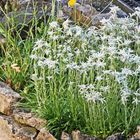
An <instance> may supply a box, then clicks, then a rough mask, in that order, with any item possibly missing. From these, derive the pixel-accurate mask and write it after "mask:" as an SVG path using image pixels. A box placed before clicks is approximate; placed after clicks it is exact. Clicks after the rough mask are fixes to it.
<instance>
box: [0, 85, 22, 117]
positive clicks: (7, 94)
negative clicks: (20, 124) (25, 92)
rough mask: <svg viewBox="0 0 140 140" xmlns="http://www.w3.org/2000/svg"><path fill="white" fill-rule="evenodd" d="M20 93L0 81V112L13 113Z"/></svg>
mask: <svg viewBox="0 0 140 140" xmlns="http://www.w3.org/2000/svg"><path fill="white" fill-rule="evenodd" d="M19 99H20V95H19V94H18V93H16V92H14V91H13V90H12V89H11V88H10V87H9V86H8V85H6V84H5V83H3V82H0V112H1V113H3V114H6V115H10V114H12V113H13V110H14V108H15V105H16V102H17V101H18V100H19Z"/></svg>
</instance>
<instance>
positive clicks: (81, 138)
mask: <svg viewBox="0 0 140 140" xmlns="http://www.w3.org/2000/svg"><path fill="white" fill-rule="evenodd" d="M72 140H100V139H99V138H97V137H93V136H88V135H86V134H81V133H80V131H79V130H77V131H72Z"/></svg>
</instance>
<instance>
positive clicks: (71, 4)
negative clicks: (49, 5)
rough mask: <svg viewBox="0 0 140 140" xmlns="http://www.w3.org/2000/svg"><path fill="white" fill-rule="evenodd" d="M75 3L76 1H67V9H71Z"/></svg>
mask: <svg viewBox="0 0 140 140" xmlns="http://www.w3.org/2000/svg"><path fill="white" fill-rule="evenodd" d="M75 3H76V0H69V2H68V5H69V7H73V6H74V5H75Z"/></svg>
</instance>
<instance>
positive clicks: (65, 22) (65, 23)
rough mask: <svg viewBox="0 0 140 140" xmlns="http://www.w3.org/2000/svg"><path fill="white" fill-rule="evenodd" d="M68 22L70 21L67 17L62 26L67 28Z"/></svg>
mask: <svg viewBox="0 0 140 140" xmlns="http://www.w3.org/2000/svg"><path fill="white" fill-rule="evenodd" d="M69 23H70V21H69V19H67V20H66V21H64V22H63V24H62V26H63V28H64V30H67V29H68V28H69Z"/></svg>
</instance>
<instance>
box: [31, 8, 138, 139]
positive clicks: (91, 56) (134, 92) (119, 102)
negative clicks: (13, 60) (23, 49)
mask: <svg viewBox="0 0 140 140" xmlns="http://www.w3.org/2000/svg"><path fill="white" fill-rule="evenodd" d="M111 13H112V16H111V17H110V18H109V19H103V20H102V23H103V26H101V28H100V29H98V30H97V29H96V27H91V28H89V29H82V28H81V27H79V26H76V25H69V24H68V21H67V23H64V24H63V26H64V28H63V27H61V26H60V25H59V24H58V23H57V22H56V21H53V22H51V23H50V24H49V25H48V31H47V32H48V35H47V37H46V38H43V39H40V40H38V41H36V42H35V45H34V47H33V50H32V54H31V59H32V64H33V67H32V68H33V71H34V73H33V75H32V76H31V78H32V80H33V84H34V89H35V90H34V93H35V94H34V96H35V98H36V101H37V102H35V103H34V105H35V106H36V111H37V112H39V114H40V115H41V116H43V117H45V118H47V120H48V126H49V127H51V128H50V129H51V130H52V131H55V132H60V130H63V131H72V130H74V129H79V130H81V131H83V132H85V133H89V134H92V135H98V136H100V135H102V136H103V137H105V136H107V135H108V134H109V133H111V132H114V131H117V132H118V131H121V132H125V133H126V134H128V132H129V130H130V129H132V128H133V127H134V126H136V125H137V124H139V123H140V120H139V116H140V110H139V107H140V86H139V85H140V79H139V76H140V41H139V40H140V26H139V23H138V21H137V20H134V19H132V18H131V17H127V18H117V16H116V8H112V9H111ZM134 15H135V16H136V15H140V10H139V9H137V11H136V13H134ZM36 103H37V104H36Z"/></svg>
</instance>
